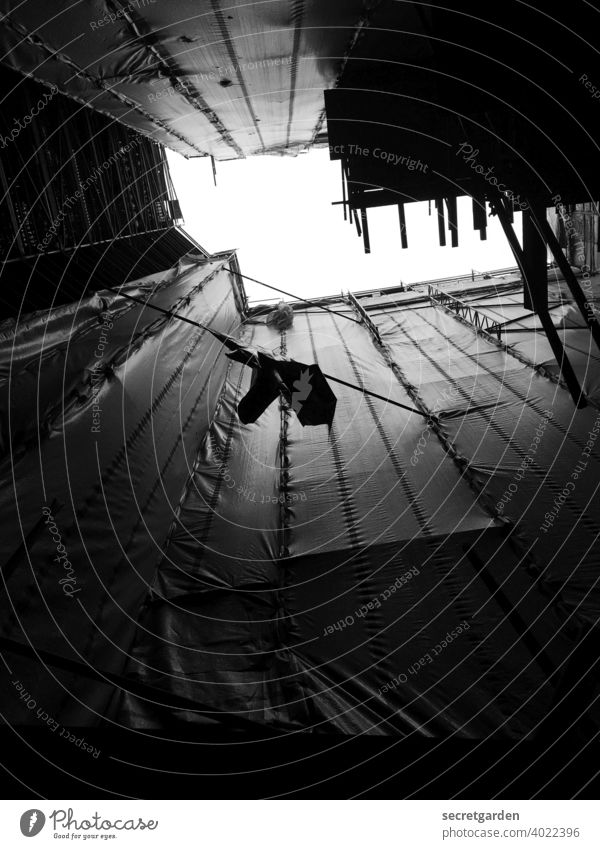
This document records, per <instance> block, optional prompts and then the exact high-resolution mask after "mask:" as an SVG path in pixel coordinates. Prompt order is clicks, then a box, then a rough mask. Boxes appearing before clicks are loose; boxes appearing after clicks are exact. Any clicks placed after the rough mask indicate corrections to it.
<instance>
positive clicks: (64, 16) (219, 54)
mask: <svg viewBox="0 0 600 849" xmlns="http://www.w3.org/2000/svg"><path fill="white" fill-rule="evenodd" d="M0 11H1V13H2V19H1V21H0V52H1V54H2V56H3V59H2V61H3V62H4V63H5V64H6V65H8V66H9V67H11V68H14V69H15V70H18V71H20V72H21V73H27V74H30V75H32V76H33V77H35V78H36V79H38V80H40V81H43V82H46V83H48V84H53V85H56V86H57V87H58V89H59V90H60V91H61V92H62V93H63V94H66V95H68V96H70V97H73V98H75V99H77V100H78V101H80V102H82V103H84V104H86V105H88V106H92V107H93V108H94V109H97V110H99V111H100V112H102V113H104V114H106V115H110V116H112V117H114V118H115V119H116V120H118V121H121V122H122V123H124V124H126V125H127V126H129V127H131V128H132V129H134V130H137V131H138V132H140V133H142V134H144V135H147V136H150V137H151V138H153V139H155V140H156V141H158V142H160V143H161V144H163V145H166V146H167V147H169V148H171V149H172V150H175V151H177V152H179V153H182V154H184V155H186V156H199V155H207V154H211V155H213V156H214V157H215V158H217V159H234V158H238V157H243V156H247V155H251V154H255V153H259V154H263V153H285V152H289V153H297V152H298V151H299V150H302V149H304V148H305V147H307V146H308V145H310V144H311V143H312V142H313V141H314V140H315V138H316V137H317V136H319V134H320V133H321V132H322V129H323V120H324V109H325V103H324V99H323V90H324V89H327V88H330V87H331V86H333V85H334V84H335V82H336V80H337V78H338V75H339V73H340V71H341V69H342V67H343V65H344V62H345V59H346V56H347V52H348V49H349V47H350V45H351V44H352V43H353V41H354V39H355V35H356V33H357V31H358V29H359V28H360V26H361V22H362V20H363V15H364V11H365V9H364V3H363V2H362V0H344V2H340V0H335V1H334V2H332V0H329V2H323V0H304V2H294V3H289V2H287V0H285V2H284V0H270V2H268V3H246V2H241V0H236V2H228V3H223V2H221V0H212V2H211V3H204V4H198V3H197V2H195V0H170V2H168V3H156V2H153V0H136V2H134V3H132V2H121V1H120V0H118V2H117V0H113V1H112V2H106V0H88V2H86V3H76V4H73V3H70V2H66V0H60V1H59V0H56V2H54V3H53V4H52V7H51V8H49V7H48V4H47V3H44V2H41V0H29V2H27V3H26V4H20V5H19V4H15V3H13V2H10V1H9V0H4V2H2V3H0Z"/></svg>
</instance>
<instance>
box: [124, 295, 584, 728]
mask: <svg viewBox="0 0 600 849" xmlns="http://www.w3.org/2000/svg"><path fill="white" fill-rule="evenodd" d="M346 315H351V311H346ZM457 327H458V328H459V329H460V325H459V324H458V323H457ZM463 335H466V336H467V337H469V336H470V335H471V334H469V333H468V332H467V333H466V334H465V331H464V328H463ZM243 338H244V339H246V340H247V341H249V342H250V341H251V342H252V343H253V344H259V345H261V346H262V347H263V348H266V349H267V350H272V351H273V352H277V353H281V352H284V353H285V354H287V355H288V356H290V357H292V358H294V359H297V360H299V361H302V362H306V363H309V362H317V363H318V364H319V365H320V366H321V368H322V369H323V371H324V372H325V373H329V374H332V375H335V376H337V377H340V378H341V379H343V380H345V381H348V382H351V383H354V384H356V385H357V386H358V387H361V386H364V387H366V388H368V389H370V390H372V391H374V392H377V393H378V394H380V395H383V396H384V397H389V398H393V399H394V400H397V401H399V402H400V403H403V404H405V405H406V406H409V407H410V406H412V405H413V401H412V399H411V394H410V392H409V391H408V389H407V385H405V384H404V383H403V382H402V381H401V380H399V378H398V376H397V375H396V374H395V373H394V370H393V369H392V367H391V365H390V362H389V360H388V359H387V358H386V356H385V355H384V353H383V352H382V351H381V350H379V349H378V348H376V347H375V346H374V344H373V340H372V338H371V335H370V334H369V332H368V331H367V329H366V328H365V327H363V326H360V325H359V324H358V323H350V322H349V321H347V320H346V319H345V318H343V317H342V316H341V315H339V316H337V315H325V314H324V313H323V312H320V311H316V310H310V309H306V310H297V311H296V312H295V319H294V325H293V327H292V328H291V329H290V330H288V331H284V332H283V333H279V332H277V331H276V330H275V329H273V328H271V327H269V326H268V325H266V323H265V322H264V320H258V319H256V320H253V321H249V322H247V323H246V325H245V327H244V329H243ZM427 378H428V375H424V374H423V373H422V372H421V373H420V374H419V376H418V377H417V376H415V381H417V380H418V382H419V383H421V382H423V381H425V382H427ZM249 381H250V374H249V369H247V368H244V367H243V366H241V365H239V364H236V363H232V364H231V366H230V368H229V372H228V375H227V378H226V380H225V382H224V384H223V388H222V393H221V397H220V399H219V402H218V405H217V412H216V415H215V418H214V420H213V422H212V424H211V427H210V429H209V431H208V432H207V434H206V436H205V438H204V440H203V443H202V445H201V447H200V451H199V453H198V456H197V458H196V462H195V464H194V467H193V469H192V471H191V474H190V478H189V482H188V485H187V487H186V491H185V495H184V498H183V500H182V504H181V508H180V510H179V512H178V514H177V517H176V520H175V522H174V524H173V528H172V532H171V534H170V537H169V544H168V546H167V547H166V549H165V554H164V557H163V560H162V562H161V564H160V566H159V568H158V569H157V572H156V577H155V581H154V584H153V586H152V591H151V593H150V595H149V597H148V599H147V602H146V605H145V609H144V611H143V614H142V616H141V619H140V624H141V627H140V630H139V632H138V637H137V641H136V644H135V646H134V650H133V660H132V662H131V663H130V664H129V669H128V674H129V675H131V676H132V677H135V678H138V679H140V680H142V681H143V682H145V683H147V684H152V685H154V686H156V687H158V688H160V689H162V690H168V691H170V692H172V693H176V694H177V695H179V696H186V697H187V698H189V699H192V700H195V701H197V702H198V703H202V704H204V705H205V704H207V703H208V704H210V705H213V706H215V707H217V706H218V707H219V708H221V709H226V710H227V711H230V712H232V713H234V714H238V715H241V716H244V717H246V718H249V719H253V720H254V721H256V722H260V723H266V724H274V725H275V726H276V727H279V728H282V729H284V728H305V729H307V730H311V731H313V732H316V733H325V732H332V731H338V732H343V733H359V732H360V733H370V734H401V735H405V734H410V733H414V734H416V735H424V736H434V735H439V734H457V735H459V736H464V737H482V736H487V735H488V734H490V733H493V732H496V733H499V734H500V735H501V736H515V735H521V734H525V733H527V732H529V731H532V730H533V729H535V727H536V725H537V724H538V723H539V722H541V720H542V719H543V717H544V716H545V714H546V713H547V711H548V709H549V707H550V706H551V704H552V701H553V698H554V694H555V693H554V690H555V682H551V680H550V678H551V672H552V670H554V669H556V668H557V667H558V665H559V664H560V662H561V660H563V659H564V658H565V656H566V655H565V652H566V651H567V646H568V640H567V638H566V637H565V636H564V634H563V633H562V631H561V624H562V623H561V618H560V615H559V613H558V611H557V604H556V599H552V596H551V594H545V593H544V591H543V589H542V588H541V586H540V584H539V582H538V580H537V577H536V576H535V574H534V573H533V571H532V570H531V568H530V567H531V565H532V564H528V563H527V561H526V558H524V556H523V552H522V550H521V547H520V545H519V544H518V542H517V541H515V539H514V538H513V534H512V527H511V525H510V523H508V522H505V521H504V520H503V519H502V518H500V517H497V516H494V514H493V511H491V510H489V509H487V507H486V504H485V501H483V500H482V501H480V499H479V497H478V493H477V492H476V491H475V490H474V488H473V486H472V484H471V483H470V482H469V480H468V479H467V478H466V477H465V476H464V475H463V473H462V472H463V467H462V465H461V462H462V458H460V459H459V458H456V457H453V456H452V454H451V452H449V451H448V450H447V447H445V446H444V444H443V442H442V441H441V440H440V438H439V437H438V435H437V434H436V432H435V431H434V430H433V429H432V427H430V425H429V423H428V420H427V419H426V418H424V417H422V416H419V415H416V414H415V413H411V412H410V411H405V410H402V409H399V408H398V407H395V406H392V405H390V404H388V403H386V402H385V401H380V400H377V399H373V398H371V397H369V396H367V395H361V393H360V391H359V392H357V391H355V390H353V389H350V388H346V387H343V386H340V385H338V384H334V383H332V384H331V385H332V387H333V388H334V390H335V391H336V394H337V397H338V403H337V408H336V415H335V419H334V423H333V426H332V428H331V431H329V429H328V428H327V427H326V426H322V427H315V428H303V427H302V426H301V425H300V423H299V422H298V420H297V418H296V416H295V415H294V414H293V412H292V411H291V410H289V409H288V408H287V407H286V404H285V403H281V404H280V403H274V404H273V405H272V406H271V407H270V408H269V409H268V411H267V412H266V413H265V414H264V416H263V417H262V418H261V419H259V421H258V422H257V423H256V424H254V425H240V423H239V421H238V420H237V417H236V412H235V408H236V403H237V401H238V400H239V399H240V398H241V397H242V396H243V394H244V393H245V392H246V391H247V388H248V386H249ZM299 394H302V388H301V387H299ZM301 400H302V399H301V398H296V399H294V398H292V406H293V404H294V403H301ZM436 400H437V404H436V412H437V414H443V413H446V412H447V413H449V414H451V415H454V413H455V410H456V408H457V406H458V405H460V403H461V400H462V399H461V398H460V395H457V396H455V395H453V394H452V393H449V394H447V395H446V396H445V397H444V396H442V398H441V399H440V398H437V399H436ZM465 406H467V405H465ZM528 567H529V568H528ZM532 646H534V647H535V648H532ZM177 715H178V717H179V719H180V720H181V721H196V722H205V721H206V719H205V718H204V717H200V715H199V714H197V713H194V712H193V711H179V712H178V713H177ZM118 717H119V720H120V721H122V722H124V723H126V724H133V725H135V726H138V727H139V726H141V727H144V728H147V729H152V728H161V727H164V726H167V725H168V724H169V722H170V714H169V713H168V712H166V711H165V710H164V709H163V708H161V707H160V706H159V705H151V704H149V703H148V702H147V701H143V702H142V701H141V700H139V699H136V698H134V697H130V696H129V697H126V698H125V699H124V700H123V703H122V704H121V708H120V711H119V714H118Z"/></svg>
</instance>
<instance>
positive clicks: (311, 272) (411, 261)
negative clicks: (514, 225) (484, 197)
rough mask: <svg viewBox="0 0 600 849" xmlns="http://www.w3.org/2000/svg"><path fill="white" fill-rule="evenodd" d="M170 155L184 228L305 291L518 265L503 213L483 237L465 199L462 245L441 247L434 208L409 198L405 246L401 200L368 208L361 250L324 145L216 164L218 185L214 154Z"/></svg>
mask: <svg viewBox="0 0 600 849" xmlns="http://www.w3.org/2000/svg"><path fill="white" fill-rule="evenodd" d="M167 155H168V159H169V166H170V169H171V175H172V178H173V182H174V184H175V190H176V193H177V196H178V198H179V200H180V203H181V208H182V212H183V216H184V218H185V225H184V226H185V229H186V230H187V232H188V233H189V234H190V235H191V236H193V238H194V239H196V241H198V242H199V243H200V244H201V245H202V247H203V248H205V249H206V250H208V251H210V252H211V253H217V252H218V251H223V250H228V249H230V248H236V249H237V253H238V258H239V261H240V267H241V271H242V273H243V274H248V275H250V276H251V277H256V278H258V279H259V280H264V282H265V283H272V284H273V285H274V286H280V287H281V288H283V289H287V290H288V291H290V292H292V293H293V294H297V295H299V296H300V297H304V298H311V297H315V296H320V295H331V294H339V293H340V291H342V290H343V291H347V290H350V291H359V290H361V289H371V288H376V287H380V286H381V287H382V288H384V287H386V286H395V285H397V284H399V283H400V281H403V282H404V283H415V282H418V281H420V280H428V279H433V278H437V277H446V276H448V277H451V276H455V275H461V274H470V271H471V269H472V268H474V269H476V270H477V271H488V270H492V269H495V268H503V267H507V266H513V265H514V264H515V263H514V259H513V256H512V253H511V251H510V248H509V247H508V244H507V242H506V239H505V237H504V234H503V233H502V230H501V227H500V225H499V224H498V222H497V219H495V218H491V219H488V238H487V240H486V241H481V240H480V238H479V233H478V231H475V230H473V218H472V211H471V200H470V199H469V198H459V201H458V219H459V247H458V248H452V247H450V246H449V244H448V245H447V246H446V247H445V248H441V247H440V245H439V239H438V228H437V220H436V218H435V215H434V214H432V216H431V218H430V217H429V216H428V205H427V203H411V204H407V206H406V229H407V236H408V245H409V247H408V249H407V250H402V249H401V247H400V227H399V222H398V210H397V207H395V206H393V207H384V208H381V209H371V210H368V216H369V232H370V236H371V254H369V255H367V254H365V253H364V249H363V243H362V239H359V238H358V235H357V233H356V229H355V228H354V226H352V227H351V226H350V224H349V223H348V222H345V221H344V216H343V212H342V207H341V206H331V201H337V200H341V196H342V188H341V176H340V164H339V162H338V161H335V162H331V161H330V159H329V151H328V150H327V149H316V150H312V151H310V152H309V153H307V154H303V155H300V156H298V157H288V156H284V157H280V156H259V157H258V156H257V157H251V158H249V159H242V160H232V161H230V162H217V187H216V188H215V186H214V184H213V176H212V167H211V162H210V158H208V157H202V158H198V159H189V160H186V159H185V158H184V157H182V156H180V155H179V154H176V153H172V152H171V151H168V152H167ZM433 212H435V207H434V208H433ZM520 217H521V216H520V214H519V215H518V216H516V218H517V221H518V219H520ZM519 224H520V222H519ZM519 229H520V226H519V228H518V230H517V232H519ZM447 241H448V243H449V241H450V239H449V236H448V239H447ZM245 286H246V291H247V293H248V297H249V298H250V300H256V299H260V300H268V299H278V296H277V294H276V293H275V292H272V291H270V290H269V289H265V288H264V287H262V286H256V285H255V284H252V283H249V282H248V281H245Z"/></svg>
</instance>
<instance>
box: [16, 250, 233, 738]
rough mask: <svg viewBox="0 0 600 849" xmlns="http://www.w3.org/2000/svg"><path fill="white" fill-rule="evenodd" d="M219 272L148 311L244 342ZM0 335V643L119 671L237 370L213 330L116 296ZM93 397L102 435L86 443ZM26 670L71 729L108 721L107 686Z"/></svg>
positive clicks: (135, 286)
mask: <svg viewBox="0 0 600 849" xmlns="http://www.w3.org/2000/svg"><path fill="white" fill-rule="evenodd" d="M227 259H229V257H227ZM224 262H226V260H223V259H221V260H219V262H206V263H199V262H196V261H193V260H191V261H188V260H185V261H182V263H180V265H179V267H178V268H177V269H175V270H173V271H167V272H165V275H164V277H163V279H162V281H161V282H160V287H159V288H158V289H157V292H156V294H155V295H154V296H153V297H152V301H153V302H154V303H156V304H157V305H159V306H162V307H163V308H167V307H168V308H171V307H173V308H176V309H177V310H179V311H180V312H181V313H182V314H183V315H186V316H188V317H190V318H192V319H198V320H200V321H202V322H205V323H207V324H210V325H211V326H213V327H214V328H215V329H217V330H220V331H221V332H233V333H235V332H236V328H237V326H238V324H239V319H240V316H239V314H238V311H237V308H236V303H235V298H234V290H233V286H232V278H231V275H230V274H229V273H227V272H225V271H222V270H220V266H221V265H223V263H224ZM155 283H156V280H155V279H154V278H153V279H144V280H141V281H139V282H137V283H132V284H131V285H130V286H128V288H127V291H129V292H130V293H132V294H134V295H137V296H140V295H141V296H143V297H147V296H148V295H149V294H150V292H151V289H152V287H153V286H154V284H155ZM46 318H47V319H48V320H47V321H46V320H45V319H46ZM109 324H112V327H110V328H108V325H109ZM103 327H104V328H105V329H106V334H105V336H106V339H105V341H102V336H103V335H104V334H103ZM107 328H108V329H107ZM5 331H6V332H5V333H4V334H3V335H2V338H1V340H0V374H1V375H2V391H3V396H2V406H1V416H2V433H3V447H4V448H5V449H6V452H7V453H6V454H5V456H4V458H3V459H2V461H1V465H0V476H1V477H0V510H1V511H2V516H3V522H4V527H5V528H6V529H7V531H8V532H5V533H4V534H3V537H2V540H1V541H0V562H1V563H2V574H3V577H4V579H5V580H6V585H5V589H4V590H3V592H2V634H3V635H4V636H8V637H11V638H13V639H16V640H19V641H21V642H26V641H28V640H30V641H31V642H32V643H33V644H34V645H35V646H38V647H41V648H45V649H48V650H50V651H54V652H56V653H57V654H62V655H65V656H69V657H76V658H79V659H81V660H83V661H84V662H89V663H91V664H93V665H94V666H97V667H99V668H100V669H106V670H109V671H117V672H118V671H121V669H122V667H123V665H124V663H125V660H126V656H127V654H126V653H127V651H128V648H129V646H130V644H131V642H132V639H133V634H134V631H135V628H136V619H137V615H138V611H139V608H140V605H141V603H142V601H143V599H144V597H145V596H146V594H147V584H148V582H149V581H150V580H151V579H152V576H153V574H154V570H155V568H156V566H157V563H158V562H159V561H160V557H161V551H162V547H163V546H164V543H165V539H166V536H167V533H168V530H169V526H170V523H171V521H172V513H173V510H174V509H175V508H176V507H177V505H178V502H179V499H180V497H181V493H182V488H183V485H184V482H185V480H186V478H187V476H188V473H189V469H190V468H191V466H192V465H193V463H194V459H195V456H196V453H197V450H198V445H199V444H200V443H201V441H202V438H203V436H204V434H205V432H206V430H207V427H208V423H209V422H210V419H211V417H212V415H213V413H214V410H215V404H216V401H217V398H218V396H219V392H220V390H221V387H222V384H223V379H224V376H225V372H226V368H227V360H226V359H225V358H224V357H223V356H222V354H221V345H220V343H218V342H217V341H216V340H215V339H214V337H212V336H211V335H210V334H208V333H207V332H204V331H200V330H196V329H195V328H194V327H192V326H190V325H187V324H183V323H181V322H177V321H174V320H169V319H167V318H165V317H164V316H161V315H159V314H158V313H156V312H155V311H152V310H150V309H148V308H143V307H141V306H138V305H135V304H133V305H132V304H131V303H130V302H127V301H126V300H125V299H124V298H122V297H116V296H114V295H112V294H111V293H108V292H104V293H103V292H100V293H98V294H97V295H95V296H94V297H93V298H91V299H89V300H86V301H85V302H83V303H82V304H81V306H80V307H77V306H73V307H64V308H61V309H60V310H58V311H56V312H54V313H50V314H49V315H48V316H37V317H33V318H31V319H30V320H28V321H27V322H26V323H25V324H24V325H23V326H22V327H21V326H19V327H18V328H17V329H16V330H15V329H14V328H13V329H10V327H9V326H8V325H5ZM99 344H103V345H105V348H104V349H103V350H102V351H100V350H99V349H98V345H99ZM98 354H101V355H102V356H103V366H107V367H108V371H107V372H106V373H103V372H102V370H101V368H97V361H98ZM11 361H12V371H10V370H9V366H10V364H11ZM92 375H94V378H95V380H94V381H92V379H91V378H92ZM94 388H95V391H97V393H98V394H97V399H96V404H97V406H99V407H100V409H101V412H100V418H99V425H98V426H99V432H94V431H92V429H91V428H92V427H93V426H95V425H94V420H93V418H92V413H93V409H92V407H93V405H94V402H95V399H94ZM38 389H39V390H40V395H39V403H38V400H37V399H38V395H37V393H38ZM9 411H10V416H9ZM11 432H12V433H11ZM11 442H12V452H13V453H12V457H11V454H10V449H11ZM45 505H48V506H49V507H50V508H51V511H52V514H53V516H54V519H55V523H56V527H57V529H58V533H59V534H60V540H61V544H62V545H64V546H65V548H66V551H67V553H68V558H69V561H70V563H71V564H72V568H73V572H72V574H73V575H74V577H75V579H76V584H73V583H71V585H70V586H71V589H74V588H77V590H78V592H77V594H75V595H73V597H72V598H69V597H68V596H67V595H65V593H64V592H63V589H62V586H61V585H60V584H59V580H60V579H61V578H62V577H64V576H65V575H66V574H67V572H66V571H65V569H64V567H63V566H62V565H61V563H60V562H57V561H56V559H55V558H56V556H57V551H56V545H55V543H56V541H54V542H53V541H52V538H51V535H50V534H49V532H48V529H47V528H46V526H45V524H44V516H43V514H42V512H41V511H42V508H43V507H44V506H45ZM8 529H10V530H8ZM55 536H56V532H55ZM27 669H28V666H27V664H26V663H23V664H22V665H19V673H20V674H21V675H23V676H24V677H22V678H21V680H22V681H23V683H24V684H25V685H26V686H27V687H29V688H30V692H31V693H32V695H33V696H34V698H36V699H37V700H38V703H39V704H40V705H43V709H44V710H45V711H47V712H48V713H50V714H51V715H54V716H60V718H61V721H62V722H63V723H68V722H72V723H74V724H78V723H82V724H89V723H93V722H97V721H98V719H99V717H100V716H101V715H102V714H103V713H104V711H105V710H106V704H107V700H108V698H109V697H110V695H111V693H110V691H108V690H106V689H105V688H102V687H98V686H91V685H90V684H89V682H85V681H82V680H74V679H72V678H70V677H69V678H68V687H69V689H70V691H71V695H68V694H67V692H65V691H63V690H62V689H61V687H59V686H58V685H57V684H56V682H55V681H54V680H53V679H52V677H49V676H48V674H47V673H46V674H45V675H44V676H42V675H40V671H39V669H38V668H36V667H33V666H30V667H29V672H27ZM22 670H25V671H22ZM62 677H64V676H62V675H61V678H62ZM78 699H81V702H78V701H77V700H78ZM88 706H89V708H90V709H91V710H92V711H97V713H96V714H94V713H90V712H89V711H88V709H87V707H88ZM6 711H7V716H8V718H10V719H11V720H12V721H16V722H36V721H37V720H36V717H35V713H34V712H33V713H30V712H28V711H26V710H24V708H23V707H22V703H21V702H19V700H18V699H16V698H15V699H8V701H7V706H6Z"/></svg>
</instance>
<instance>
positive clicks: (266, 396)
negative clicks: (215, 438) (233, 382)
mask: <svg viewBox="0 0 600 849" xmlns="http://www.w3.org/2000/svg"><path fill="white" fill-rule="evenodd" d="M211 333H214V335H215V336H216V337H217V338H218V339H219V340H220V341H221V342H222V343H223V344H224V345H225V346H226V347H227V348H229V350H230V351H231V353H229V354H227V356H228V357H229V358H230V359H232V360H235V361H236V362H238V363H243V365H245V366H250V368H252V370H253V372H254V374H253V377H252V385H251V387H250V390H249V391H248V393H247V394H246V395H245V397H244V398H242V400H241V401H240V403H239V404H238V415H239V417H240V421H241V422H242V423H243V424H251V423H252V422H255V421H256V420H257V419H258V418H259V417H260V416H261V415H262V414H263V413H264V411H265V410H266V409H267V407H269V406H270V404H272V403H273V401H275V399H276V398H278V397H279V393H280V392H283V394H284V396H285V397H286V398H287V400H288V401H289V403H290V405H291V407H292V409H293V411H294V412H295V413H296V415H297V416H298V420H299V422H300V424H301V425H303V426H306V425H312V426H314V425H322V424H326V425H327V426H328V427H331V424H332V422H333V416H334V414H335V406H336V403H337V398H336V397H335V395H334V393H333V392H332V391H331V388H330V386H329V384H328V383H327V381H326V380H325V378H324V376H323V372H322V371H321V369H320V368H319V366H318V365H316V364H313V365H305V364H304V363H298V362H296V361H295V360H287V359H283V358H278V357H275V356H273V355H272V354H269V353H267V352H266V351H263V350H261V349H260V348H253V347H249V346H245V345H242V344H240V343H239V342H236V341H235V339H232V338H231V337H230V336H225V335H224V334H222V333H218V332H215V331H214V330H211Z"/></svg>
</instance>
